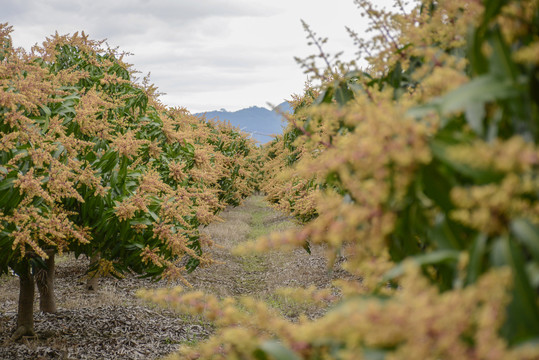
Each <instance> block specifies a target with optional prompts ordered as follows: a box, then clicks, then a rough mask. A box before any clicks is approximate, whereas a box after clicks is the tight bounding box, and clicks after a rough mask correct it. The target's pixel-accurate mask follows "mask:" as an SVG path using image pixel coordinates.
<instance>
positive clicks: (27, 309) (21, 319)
mask: <svg viewBox="0 0 539 360" xmlns="http://www.w3.org/2000/svg"><path fill="white" fill-rule="evenodd" d="M18 275H19V309H18V313H17V329H16V330H15V333H14V334H13V336H12V337H11V339H13V340H18V339H20V338H22V337H23V336H34V335H35V333H34V294H35V285H34V276H33V275H32V272H31V268H30V266H29V265H27V266H25V267H24V271H21V273H20V274H18Z"/></svg>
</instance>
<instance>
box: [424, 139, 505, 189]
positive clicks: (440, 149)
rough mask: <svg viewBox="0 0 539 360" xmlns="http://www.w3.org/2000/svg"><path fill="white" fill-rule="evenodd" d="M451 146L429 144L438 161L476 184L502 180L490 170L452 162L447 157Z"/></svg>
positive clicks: (436, 143)
mask: <svg viewBox="0 0 539 360" xmlns="http://www.w3.org/2000/svg"><path fill="white" fill-rule="evenodd" d="M451 146H452V144H447V143H445V142H444V141H441V140H432V141H431V143H430V148H431V151H432V154H433V155H434V157H435V158H437V159H439V160H440V161H442V162H443V163H445V164H446V165H448V166H450V167H451V168H453V169H454V170H456V171H457V172H459V173H461V174H462V175H465V176H467V177H469V178H471V179H473V180H475V181H476V182H477V183H478V184H485V183H490V182H496V181H498V180H500V179H502V178H503V174H501V173H498V172H496V171H493V170H490V169H477V168H474V167H471V166H469V165H467V164H463V163H460V162H458V161H455V160H453V159H452V158H451V157H450V156H448V155H447V153H448V150H449V149H450V148H451Z"/></svg>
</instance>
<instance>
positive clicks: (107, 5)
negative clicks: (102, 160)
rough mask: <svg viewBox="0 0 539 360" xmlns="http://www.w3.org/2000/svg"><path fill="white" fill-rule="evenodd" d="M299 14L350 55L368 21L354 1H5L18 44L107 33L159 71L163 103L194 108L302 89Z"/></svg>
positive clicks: (142, 64) (4, 14)
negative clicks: (356, 36)
mask: <svg viewBox="0 0 539 360" xmlns="http://www.w3.org/2000/svg"><path fill="white" fill-rule="evenodd" d="M373 2H375V3H376V4H380V5H386V4H392V3H393V1H392V0H382V1H373ZM301 19H303V20H305V21H306V22H307V23H308V24H309V25H310V26H311V28H312V29H313V30H314V31H316V32H317V34H318V35H320V36H324V37H328V38H329V42H328V45H327V50H328V52H330V53H335V52H337V51H340V50H344V51H345V55H344V57H345V58H352V57H354V52H355V51H356V49H355V48H354V45H353V41H352V40H351V39H350V38H349V37H348V34H347V32H346V30H345V26H349V27H351V28H352V29H354V30H356V31H357V32H358V33H360V34H362V33H363V32H364V30H365V27H366V25H367V24H366V20H365V18H362V17H361V16H360V11H359V9H357V6H356V5H355V4H354V1H353V0H331V1H327V0H271V1H269V0H0V22H8V23H9V24H10V25H12V26H13V28H14V32H13V33H12V36H13V41H14V45H15V46H22V47H25V48H29V47H30V46H32V45H33V44H35V43H41V42H42V41H43V40H44V39H45V37H46V36H48V35H51V34H53V33H54V32H55V31H58V32H59V33H60V34H67V33H71V34H72V33H74V32H75V31H81V30H84V31H85V32H86V33H87V34H89V35H90V37H91V38H92V39H95V40H101V39H105V38H106V39H107V42H108V44H109V45H110V46H111V47H116V46H119V47H120V50H123V51H128V52H131V53H133V54H134V55H132V56H130V57H129V58H128V59H127V61H128V62H130V63H132V64H133V65H134V68H135V69H137V70H139V71H141V72H142V73H143V74H146V73H148V72H151V80H152V82H153V83H155V84H156V85H157V86H158V87H159V90H160V91H161V92H164V93H166V95H164V96H163V97H162V101H163V102H164V103H165V104H167V105H170V106H184V107H186V108H187V109H188V110H190V111H191V112H193V113H196V112H202V111H210V110H216V109H221V108H225V109H227V110H238V109H241V108H245V107H249V106H264V107H267V103H271V104H274V105H278V104H279V103H281V102H282V101H283V100H285V99H290V95H291V94H293V93H301V91H302V89H303V86H304V83H305V80H306V75H305V74H303V71H302V70H301V69H300V67H299V65H298V64H297V63H296V62H295V60H294V56H299V57H305V56H307V55H309V54H312V53H315V49H314V48H313V47H309V46H308V45H307V40H306V39H305V36H306V33H305V32H304V31H303V28H302V25H301Z"/></svg>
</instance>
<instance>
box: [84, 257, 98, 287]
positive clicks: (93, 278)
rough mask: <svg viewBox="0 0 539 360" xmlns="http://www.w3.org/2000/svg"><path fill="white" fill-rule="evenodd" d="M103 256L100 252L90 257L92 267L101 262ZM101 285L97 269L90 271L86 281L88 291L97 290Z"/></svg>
mask: <svg viewBox="0 0 539 360" xmlns="http://www.w3.org/2000/svg"><path fill="white" fill-rule="evenodd" d="M100 258H101V256H100V255H99V253H96V254H94V255H92V256H91V257H90V268H92V267H93V266H96V265H97V263H98V262H99V259H100ZM98 285H99V274H98V272H97V269H96V270H94V271H89V272H88V280H87V281H86V290H88V291H97V287H98Z"/></svg>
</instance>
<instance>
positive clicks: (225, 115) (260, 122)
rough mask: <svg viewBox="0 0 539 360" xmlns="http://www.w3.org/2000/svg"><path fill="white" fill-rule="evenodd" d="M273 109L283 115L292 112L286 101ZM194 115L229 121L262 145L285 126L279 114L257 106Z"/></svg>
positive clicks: (280, 132) (279, 132)
mask: <svg viewBox="0 0 539 360" xmlns="http://www.w3.org/2000/svg"><path fill="white" fill-rule="evenodd" d="M275 109H279V110H280V111H282V112H285V113H291V112H292V107H291V106H290V104H289V103H288V102H287V101H285V102H283V103H282V104H279V105H278V106H276V108H275ZM195 115H204V116H206V119H209V120H211V119H215V120H219V121H229V122H230V123H231V124H232V125H234V126H237V127H239V128H240V129H241V130H242V131H244V132H246V133H249V134H251V136H252V137H253V138H254V139H255V140H257V141H259V142H260V143H262V144H264V143H267V142H269V141H271V140H272V139H273V137H272V136H271V135H276V134H282V133H283V128H284V126H285V125H286V123H285V122H284V121H283V120H282V116H281V115H280V114H279V112H277V111H275V110H268V109H266V108H263V107H258V106H252V107H250V108H246V109H241V110H238V111H226V110H225V109H221V110H216V111H208V112H205V113H197V114H195Z"/></svg>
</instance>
